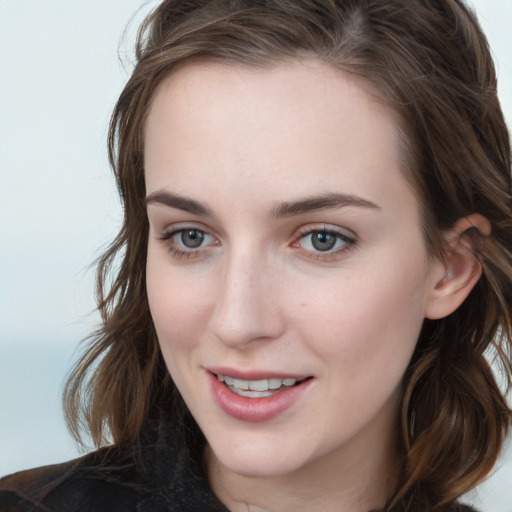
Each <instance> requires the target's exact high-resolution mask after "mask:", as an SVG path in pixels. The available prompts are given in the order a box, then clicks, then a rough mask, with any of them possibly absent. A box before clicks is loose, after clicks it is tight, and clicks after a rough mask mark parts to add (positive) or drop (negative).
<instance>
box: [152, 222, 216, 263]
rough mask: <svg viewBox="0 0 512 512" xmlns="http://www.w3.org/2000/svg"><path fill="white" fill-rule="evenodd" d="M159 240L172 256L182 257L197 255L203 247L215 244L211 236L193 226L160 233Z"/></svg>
mask: <svg viewBox="0 0 512 512" xmlns="http://www.w3.org/2000/svg"><path fill="white" fill-rule="evenodd" d="M160 240H161V241H162V242H164V243H165V244H166V245H167V248H168V249H169V251H170V252H171V253H172V254H173V256H176V257H183V258H190V257H192V256H197V255H199V254H200V253H201V251H202V249H203V248H206V247H208V246H212V245H217V241H216V240H215V238H214V237H213V236H211V235H209V234H208V233H207V232H206V231H204V230H202V229H199V228H196V227H193V226H190V227H188V226H186V227H183V228H181V227H180V228H176V229H170V230H169V231H167V232H165V233H163V234H162V236H161V237H160Z"/></svg>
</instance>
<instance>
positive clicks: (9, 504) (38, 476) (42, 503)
mask: <svg viewBox="0 0 512 512" xmlns="http://www.w3.org/2000/svg"><path fill="white" fill-rule="evenodd" d="M105 453H106V451H105V450H100V451H98V452H93V453H91V454H88V455H85V456H84V457H81V458H79V459H75V460H72V461H69V462H65V463H63V464H55V465H51V466H44V467H40V468H35V469H29V470H26V471H20V472H18V473H14V474H12V475H9V476H7V477H5V478H2V479H1V480H0V510H1V511H2V512H4V511H5V512H7V511H9V512H10V511H16V512H29V511H33V512H43V511H44V512H46V511H52V512H57V511H61V510H62V511H63V510H66V511H69V512H82V511H84V512H85V511H86V510H87V511H90V510H95V511H98V512H99V511H103V510H105V511H106V510H109V511H112V512H115V511H121V510H122V511H123V512H124V511H130V510H135V508H134V506H133V503H134V502H135V501H136V500H134V498H135V495H136V494H137V491H136V489H135V488H132V487H130V486H129V485H126V482H124V481H123V478H122V477H121V472H120V471H119V470H117V471H104V470H102V469H101V464H100V463H101V460H102V458H103V457H104V455H105Z"/></svg>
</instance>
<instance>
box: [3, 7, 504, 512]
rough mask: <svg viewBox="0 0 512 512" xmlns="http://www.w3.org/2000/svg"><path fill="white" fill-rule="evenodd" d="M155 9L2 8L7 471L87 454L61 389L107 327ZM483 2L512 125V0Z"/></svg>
mask: <svg viewBox="0 0 512 512" xmlns="http://www.w3.org/2000/svg"><path fill="white" fill-rule="evenodd" d="M154 4H155V2H154V1H152V2H146V3H144V4H143V3H142V2H141V0H82V1H81V0H0V209H1V211H0V475H2V474H6V473H9V472H12V471H15V470H18V469H23V468H27V467H31V466H37V465H42V464H49V463H53V462H60V461H63V460H66V459H69V458H72V457H75V456H76V455H77V454H78V451H77V448H76V447H75V445H74V443H73V441H72V440H71V438H70V436H69V434H68V433H67V430H66V427H65V425H64V421H63V417H62V412H61V405H60V394H61V389H62V382H63V380H64V377H65V374H66V372H67V371H68V370H69V368H70V366H71V362H72V360H73V359H72V358H73V354H74V351H75V350H76V348H77V345H78V342H79V340H80V339H82V338H83V337H84V336H85V335H86V334H87V333H88V332H89V331H90V330H91V327H92V326H93V325H94V323H95V322H96V321H97V317H96V315H95V314H94V313H93V310H94V300H93V295H94V284H93V279H94V272H93V270H91V269H90V268H89V265H90V264H91V262H92V261H93V260H94V259H95V258H96V257H97V256H99V254H100V253H101V251H102V249H103V248H104V247H105V245H106V244H107V243H108V242H109V241H110V240H111V239H112V238H113V236H114V234H115V232H116V230H117V227H118V226H119V222H120V208H119V203H118V200H117V197H116V193H115V185H114V182H113V179H112V178H111V175H110V170H109V168H108V163H107V156H106V149H105V147H106V142H105V141H106V133H107V124H108V119H109V116H110V111H111V109H112V107H113V105H114V103H115V100H116V98H117V95H118V94H119V92H120V90H121V88H122V85H123V83H124V81H125V80H126V78H127V77H128V75H129V71H130V55H131V49H132V43H133V40H134V33H135V30H136V28H137V25H138V22H139V21H140V20H141V18H142V16H143V14H144V13H146V12H148V10H149V8H150V7H151V6H152V5H154ZM472 4H473V5H474V6H475V7H476V9H477V12H478V13H479V15H480V18H481V21H482V24H483V26H484V29H485V30H486V32H487V34H488V37H489V40H490V43H491V47H492V48H493V51H494V53H495V55H496V59H497V65H498V71H499V80H500V97H501V100H502V103H503V107H504V110H505V112H506V116H507V118H508V122H509V126H512V57H511V55H512V30H511V29H510V27H512V0H474V1H473V2H472ZM139 7H141V9H140V10H139V11H138V9H139ZM137 11H138V12H137ZM132 16H134V17H133V18H132ZM130 20H131V22H130V24H129V25H128V29H127V32H126V34H125V37H124V41H123V42H121V44H119V43H120V41H121V39H122V36H123V33H124V30H125V28H126V26H127V24H128V22H129V21H130ZM118 51H119V53H120V55H121V57H122V61H123V63H124V64H123V65H124V67H123V65H122V64H121V62H120V60H119V59H118ZM500 466H501V467H502V469H500V470H498V471H497V473H496V475H495V476H494V477H493V478H491V480H489V482H488V483H487V484H485V485H484V486H482V488H481V489H480V491H479V496H478V498H479V500H480V501H477V502H476V503H477V505H478V506H479V507H480V508H481V509H482V510H483V511H485V512H510V511H511V510H512V489H511V488H512V447H510V446H509V447H508V451H507V452H506V453H505V454H504V456H503V458H502V460H501V461H500ZM471 499H476V498H475V497H474V496H471Z"/></svg>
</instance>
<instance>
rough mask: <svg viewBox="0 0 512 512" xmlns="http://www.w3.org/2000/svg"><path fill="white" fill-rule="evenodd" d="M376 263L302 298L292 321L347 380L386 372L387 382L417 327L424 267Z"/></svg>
mask: <svg viewBox="0 0 512 512" xmlns="http://www.w3.org/2000/svg"><path fill="white" fill-rule="evenodd" d="M381 263H382V265H379V266H378V267H376V266H374V268H373V269H372V268H371V267H366V269H367V270H366V271H365V272H361V273H358V272H355V271H354V272H352V273H351V274H349V277H347V278H345V279H343V280H339V281H337V282H333V283H332V284H331V285H330V286H329V289H328V290H325V293H322V294H315V296H314V297H311V296H310V297H309V298H307V297H306V296H303V300H302V304H303V307H302V308H300V309H301V310H302V311H301V315H300V316H298V317H297V321H298V322H301V325H302V330H303V332H305V333H306V334H305V337H306V338H308V339H310V340H317V344H316V345H315V344H312V345H310V346H311V349H312V350H314V351H316V352H317V354H318V356H319V357H321V358H322V359H324V360H336V361H337V363H338V367H340V368H341V369H342V371H341V372H340V373H341V374H343V375H345V377H346V378H347V379H351V380H353V379H357V378H360V375H361V369H364V370H365V371H366V372H374V373H375V374H377V375H378V374H382V372H383V369H386V371H389V373H390V375H393V378H395V377H396V375H397V374H401V373H403V372H404V371H405V369H406V367H407V364H408V362H409V360H410V357H411V355H412V352H413V351H414V348H415V345H416V342H417V339H418V336H419V333H420V330H421V326H422V324H423V319H424V309H425V292H426V286H427V283H428V273H427V271H426V268H425V267H424V266H423V265H411V263H410V262H409V263H407V262H405V261H401V262H398V263H397V262H396V260H395V261H394V262H389V263H390V264H388V265H386V264H385V262H384V260H383V261H382V262H381ZM393 263H394V266H391V265H392V264H393ZM368 269H369V270H368ZM304 304H305V306H304Z"/></svg>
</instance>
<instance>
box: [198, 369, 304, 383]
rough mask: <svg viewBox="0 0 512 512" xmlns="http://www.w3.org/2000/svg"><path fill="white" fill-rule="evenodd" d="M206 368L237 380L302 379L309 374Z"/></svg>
mask: <svg viewBox="0 0 512 512" xmlns="http://www.w3.org/2000/svg"><path fill="white" fill-rule="evenodd" d="M207 370H208V371H209V372H211V373H213V374H215V375H223V376H224V377H233V378H234V379H238V380H265V379H295V380H303V379H306V378H307V377H310V375H307V374H301V373H287V372H281V371H272V370H237V369H236V368H226V367H210V368H207Z"/></svg>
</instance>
